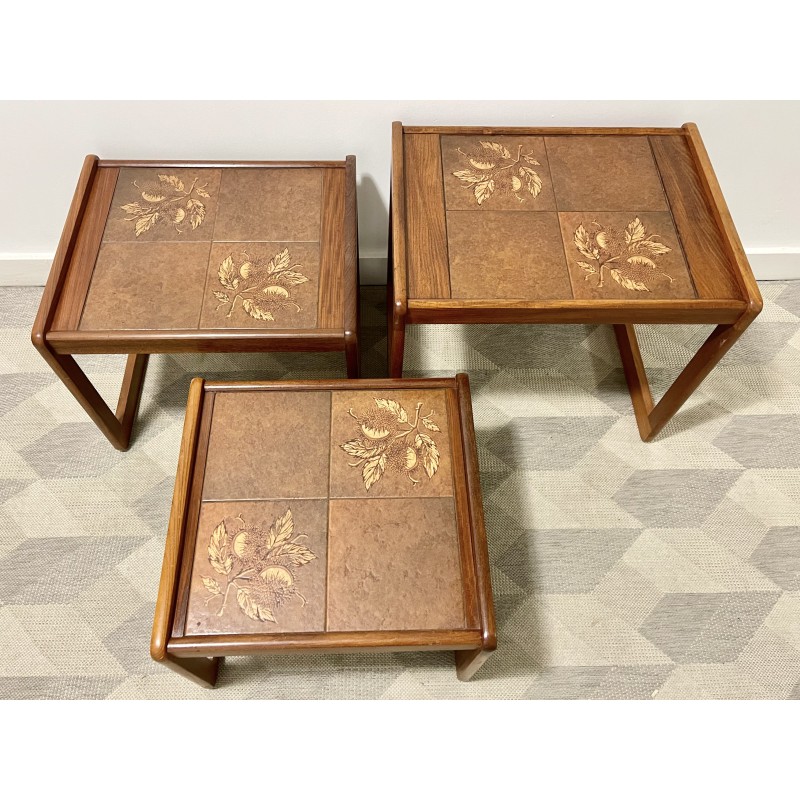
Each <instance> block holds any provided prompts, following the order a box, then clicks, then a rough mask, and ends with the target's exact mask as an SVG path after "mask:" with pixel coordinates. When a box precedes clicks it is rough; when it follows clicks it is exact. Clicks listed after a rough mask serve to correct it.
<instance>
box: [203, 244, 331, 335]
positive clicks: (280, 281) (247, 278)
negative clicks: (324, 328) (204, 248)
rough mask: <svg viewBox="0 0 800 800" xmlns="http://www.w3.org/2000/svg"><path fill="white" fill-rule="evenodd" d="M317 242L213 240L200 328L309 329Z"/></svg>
mask: <svg viewBox="0 0 800 800" xmlns="http://www.w3.org/2000/svg"><path fill="white" fill-rule="evenodd" d="M319 274H320V269H319V245H318V244H308V243H305V242H302V243H297V242H274V243H273V242H270V243H264V242H244V243H238V242H236V243H231V242H225V243H220V242H215V243H214V244H212V246H211V258H210V261H209V266H208V277H207V279H206V288H205V296H204V298H203V312H202V314H201V316H200V327H201V328H263V329H269V328H306V329H308V328H314V327H316V324H317V305H318V301H319Z"/></svg>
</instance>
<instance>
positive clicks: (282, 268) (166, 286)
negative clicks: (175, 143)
mask: <svg viewBox="0 0 800 800" xmlns="http://www.w3.org/2000/svg"><path fill="white" fill-rule="evenodd" d="M323 172H324V170H323V169H316V168H285V169H281V168H271V169H258V168H240V169H237V168H224V169H215V168H176V169H168V168H162V169H151V168H141V167H131V168H124V167H123V168H122V169H120V170H119V176H118V178H117V182H116V187H115V189H114V194H113V199H112V200H111V206H110V209H109V212H108V218H107V220H106V222H105V228H104V230H103V234H102V241H101V243H100V249H99V252H98V255H97V260H96V263H95V266H94V271H93V274H92V277H91V282H90V284H89V289H88V293H87V295H86V301H85V303H84V306H83V311H82V314H81V317H80V322H79V325H78V328H79V330H81V331H104V330H137V329H138V330H150V329H158V330H176V329H189V330H207V329H218V328H261V329H267V330H268V329H270V328H278V329H314V328H316V327H317V321H318V320H317V316H318V314H317V308H318V299H319V295H320V260H321V252H320V251H321V246H322V245H321V241H322V212H323Z"/></svg>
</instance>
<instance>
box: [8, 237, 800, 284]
mask: <svg viewBox="0 0 800 800" xmlns="http://www.w3.org/2000/svg"><path fill="white" fill-rule="evenodd" d="M746 252H747V257H748V258H749V259H750V265H751V266H752V268H753V272H754V273H755V276H756V279H757V280H760V281H785V280H798V279H800V247H754V248H751V249H748V250H747V251H746ZM52 260H53V254H52V253H0V286H44V284H45V281H46V280H47V275H48V273H49V271H50V264H51V263H52ZM360 265H361V283H362V285H364V286H374V285H380V284H384V283H386V257H385V256H368V257H364V258H362V259H361V261H360Z"/></svg>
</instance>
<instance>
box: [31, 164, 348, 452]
mask: <svg viewBox="0 0 800 800" xmlns="http://www.w3.org/2000/svg"><path fill="white" fill-rule="evenodd" d="M357 334H358V236H357V214H356V175H355V158H354V157H353V156H348V157H347V159H346V160H345V161H330V162H203V161H200V162H183V161H180V162H152V161H100V160H99V159H98V158H97V157H96V156H87V157H86V160H85V162H84V165H83V171H82V172H81V176H80V180H79V182H78V187H77V189H76V191H75V196H74V199H73V201H72V206H71V207H70V210H69V214H68V217H67V222H66V225H65V227H64V232H63V234H62V237H61V241H60V243H59V246H58V250H57V252H56V256H55V260H54V262H53V267H52V269H51V272H50V277H49V279H48V281H47V286H46V287H45V291H44V295H43V297H42V301H41V305H40V308H39V313H38V315H37V317H36V322H35V324H34V328H33V334H32V339H33V343H34V345H35V346H36V347H37V349H38V350H39V351H40V352H41V354H42V356H43V357H44V358H45V360H46V361H47V362H48V363H49V364H50V366H51V367H52V368H53V370H54V371H55V372H56V374H57V375H58V376H59V377H60V378H61V380H62V381H63V382H64V383H65V384H66V386H67V388H68V389H69V390H70V391H71V392H72V393H73V395H74V396H75V397H76V398H77V400H78V402H79V403H80V404H81V405H82V406H83V408H84V409H85V410H86V411H87V413H88V414H89V416H90V417H91V418H92V419H93V420H94V422H95V423H96V424H97V426H98V427H99V428H100V430H101V431H102V432H103V433H104V434H105V435H106V436H107V437H108V439H109V440H110V441H111V442H112V444H113V445H114V446H115V447H117V448H119V449H125V448H127V447H128V444H129V441H130V434H131V428H132V425H133V421H134V417H135V416H136V409H137V406H138V402H139V397H140V394H141V388H142V382H143V379H144V373H145V368H146V365H147V358H148V354H150V353H171V352H180V353H183V352H225V353H242V352H263V351H276V350H277V351H301V350H302V351H325V350H327V351H330V350H344V352H345V356H346V362H347V374H348V376H349V377H358V374H359V352H358V338H357ZM80 353H127V354H129V355H128V362H127V367H126V369H125V376H124V379H123V382H122V389H121V392H120V398H119V405H118V407H117V411H116V414H115V413H114V412H113V411H112V410H111V409H110V408H109V407H108V406H107V405H106V403H105V401H104V400H103V398H102V397H101V396H100V395H99V394H98V392H97V390H96V389H95V387H94V386H93V385H92V384H91V382H90V381H89V380H88V378H87V377H86V375H85V374H84V373H83V371H82V370H81V369H80V367H79V366H78V364H77V363H76V361H75V359H74V358H73V357H72V356H73V355H74V354H80Z"/></svg>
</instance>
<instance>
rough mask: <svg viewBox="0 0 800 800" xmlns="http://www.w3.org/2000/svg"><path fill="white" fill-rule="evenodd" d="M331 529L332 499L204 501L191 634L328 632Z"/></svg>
mask: <svg viewBox="0 0 800 800" xmlns="http://www.w3.org/2000/svg"><path fill="white" fill-rule="evenodd" d="M327 529H328V503H327V501H326V500H284V501H277V502H258V503H238V502H230V503H203V505H202V508H201V510H200V522H199V526H198V533H197V542H196V546H195V552H194V562H193V568H192V578H191V583H190V588H189V606H188V610H187V615H186V634H187V635H189V636H197V635H202V634H210V633H265V634H269V633H293V632H297V631H321V630H324V628H325V583H326V572H327V533H328V530H327ZM271 534H274V538H272V539H271ZM312 556H313V557H312ZM226 592H227V595H226ZM223 604H224V609H223ZM254 616H255V617H256V619H253V618H252V617H254ZM270 617H272V618H273V619H274V621H273V619H270Z"/></svg>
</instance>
